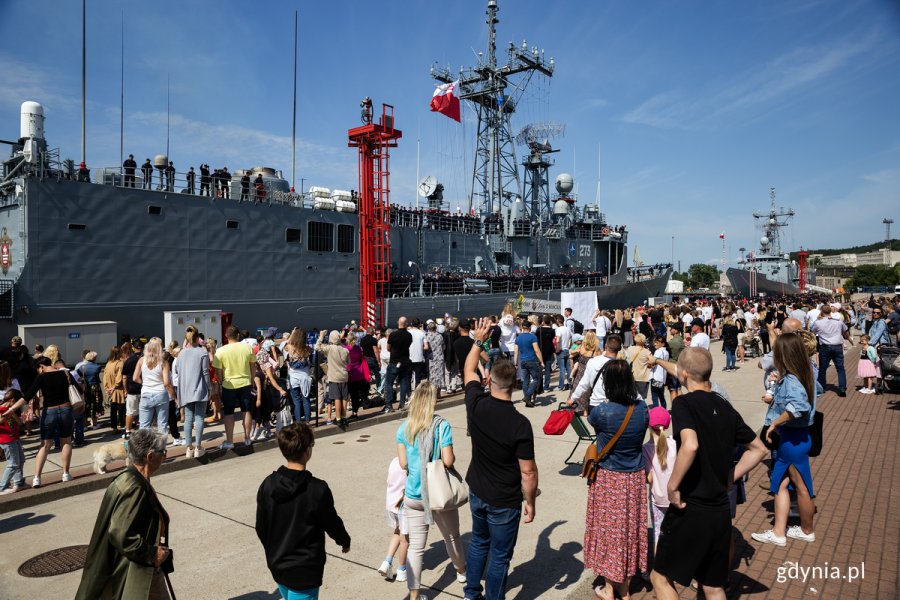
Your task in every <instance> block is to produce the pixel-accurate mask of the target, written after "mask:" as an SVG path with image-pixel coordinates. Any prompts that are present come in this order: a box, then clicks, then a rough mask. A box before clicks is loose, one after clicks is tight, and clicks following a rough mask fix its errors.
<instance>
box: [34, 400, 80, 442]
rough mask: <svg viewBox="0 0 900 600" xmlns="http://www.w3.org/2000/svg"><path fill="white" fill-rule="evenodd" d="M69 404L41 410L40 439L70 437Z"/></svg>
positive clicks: (70, 417)
mask: <svg viewBox="0 0 900 600" xmlns="http://www.w3.org/2000/svg"><path fill="white" fill-rule="evenodd" d="M73 427H74V421H73V420H72V407H71V406H52V407H50V408H45V409H43V410H42V411H41V440H42V441H43V440H52V439H55V438H57V437H61V438H70V437H72V428H73Z"/></svg>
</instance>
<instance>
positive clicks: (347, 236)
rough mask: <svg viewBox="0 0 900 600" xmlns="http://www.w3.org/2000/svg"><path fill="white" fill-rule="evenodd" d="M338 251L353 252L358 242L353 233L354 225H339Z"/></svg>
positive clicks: (342, 252) (343, 252)
mask: <svg viewBox="0 0 900 600" xmlns="http://www.w3.org/2000/svg"><path fill="white" fill-rule="evenodd" d="M337 237H338V244H337V246H338V248H337V249H338V252H340V253H341V254H350V253H352V252H353V250H354V248H355V247H356V244H355V243H354V238H355V236H354V235H353V225H338V236H337Z"/></svg>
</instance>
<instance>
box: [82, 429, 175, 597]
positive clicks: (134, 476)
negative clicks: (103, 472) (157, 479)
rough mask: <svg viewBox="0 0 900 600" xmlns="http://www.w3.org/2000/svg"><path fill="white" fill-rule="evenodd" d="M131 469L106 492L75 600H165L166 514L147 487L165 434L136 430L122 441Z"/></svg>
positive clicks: (168, 566)
mask: <svg viewBox="0 0 900 600" xmlns="http://www.w3.org/2000/svg"><path fill="white" fill-rule="evenodd" d="M128 456H129V458H130V459H131V466H130V467H128V468H127V469H125V470H124V471H123V472H122V473H121V474H119V476H118V477H116V478H115V479H114V480H113V481H112V482H111V483H110V484H109V487H107V488H106V494H105V495H104V496H103V501H102V502H101V503H100V512H99V514H98V515H97V521H96V523H95V524H94V532H93V534H92V535H91V543H90V546H89V547H88V552H87V559H86V560H85V564H84V572H83V573H82V576H81V584H80V585H79V586H78V592H77V593H76V595H75V599H76V600H94V599H95V598H112V599H115V598H129V599H131V598H170V597H171V595H170V593H169V590H170V589H171V584H169V582H168V575H167V574H168V573H170V572H172V570H173V569H174V568H173V567H172V560H171V559H172V553H171V550H169V548H168V543H167V542H168V537H169V515H168V513H166V511H165V509H164V508H163V507H162V504H161V503H160V501H159V498H158V497H157V496H156V493H155V492H154V491H153V486H151V485H150V476H151V475H153V474H154V473H155V472H156V471H157V470H159V467H160V465H161V464H162V462H163V460H164V459H165V457H166V435H165V434H164V433H159V432H157V431H155V430H153V429H139V430H137V431H135V432H134V433H133V434H131V437H130V438H129V440H128Z"/></svg>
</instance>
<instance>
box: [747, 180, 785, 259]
mask: <svg viewBox="0 0 900 600" xmlns="http://www.w3.org/2000/svg"><path fill="white" fill-rule="evenodd" d="M769 200H770V203H771V206H770V207H769V212H766V213H762V212H755V213H753V218H754V219H764V221H763V224H762V230H763V236H762V238H760V240H759V251H760V254H761V255H769V256H781V230H782V229H783V228H785V227H787V226H788V225H789V224H790V220H791V218H792V217H793V216H794V209H792V208H784V207H783V206H782V207H777V208H776V206H775V188H769Z"/></svg>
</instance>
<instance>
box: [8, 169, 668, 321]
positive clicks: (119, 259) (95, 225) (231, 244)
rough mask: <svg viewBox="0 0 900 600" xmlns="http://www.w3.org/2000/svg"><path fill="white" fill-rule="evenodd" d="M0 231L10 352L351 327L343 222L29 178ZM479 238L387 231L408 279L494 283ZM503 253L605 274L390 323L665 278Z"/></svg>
mask: <svg viewBox="0 0 900 600" xmlns="http://www.w3.org/2000/svg"><path fill="white" fill-rule="evenodd" d="M0 227H2V228H5V229H6V231H7V232H8V235H9V261H8V264H7V265H5V269H4V272H3V274H2V275H0V286H2V288H0V289H2V290H5V291H3V292H2V293H0V309H2V310H3V312H4V313H5V314H4V317H5V318H4V319H3V320H0V335H5V336H7V339H8V337H9V336H10V335H14V334H15V332H16V331H17V328H18V325H22V324H35V323H62V322H83V321H99V320H111V321H115V322H116V323H117V324H118V331H119V333H120V335H122V334H126V333H127V334H130V335H132V336H137V335H152V334H158V333H160V332H161V331H162V327H163V313H164V311H173V310H209V309H220V310H222V311H224V312H229V313H232V314H233V322H234V323H235V324H238V325H239V326H240V327H242V328H247V329H250V330H255V329H258V328H263V327H270V326H274V327H278V328H280V329H289V328H290V327H292V326H297V325H299V326H304V327H310V328H311V327H342V326H344V325H346V324H347V323H349V322H350V321H351V320H354V319H359V316H360V306H359V253H358V248H357V245H358V239H359V235H358V230H357V229H358V217H357V215H356V214H355V213H352V212H337V211H334V210H316V209H315V208H313V206H312V204H311V203H309V202H302V201H301V202H295V203H290V202H276V203H272V204H271V205H254V204H251V203H249V202H238V201H237V200H234V199H221V198H209V197H200V196H195V195H189V194H185V193H175V192H164V191H156V190H141V189H134V188H123V187H120V186H116V185H104V184H97V183H81V182H76V181H72V180H68V179H63V178H60V177H59V176H58V175H57V176H52V177H43V178H41V177H37V176H29V177H24V178H21V179H18V180H17V182H16V185H15V189H13V190H9V193H7V194H6V195H4V196H3V197H2V201H0ZM479 227H480V226H479ZM451 229H452V228H451ZM482 231H483V230H482ZM323 232H324V233H323ZM486 237H487V236H486V235H484V234H483V233H479V231H478V230H475V231H472V230H469V231H452V230H448V231H443V230H441V229H440V226H439V224H438V225H435V222H434V221H433V222H432V223H431V224H430V225H429V224H427V222H426V223H425V224H424V226H423V224H422V223H421V222H420V223H419V225H418V226H417V227H393V228H392V229H391V244H392V249H391V260H392V263H393V265H394V266H395V268H396V270H397V272H398V273H400V274H405V275H407V276H410V275H412V274H414V273H415V271H412V269H411V268H409V267H408V266H407V265H408V262H409V261H416V262H417V263H418V264H421V265H423V267H424V268H423V271H426V272H430V271H432V270H438V269H440V270H445V271H451V270H458V271H465V272H472V271H478V270H482V271H483V272H485V273H492V272H496V271H497V270H498V268H499V267H500V266H501V265H498V263H497V261H496V257H497V256H498V254H497V253H495V252H494V251H492V250H491V249H490V247H489V246H488V245H487V244H486V242H485V238H486ZM314 238H315V239H314ZM503 250H504V252H503V253H501V254H499V256H504V257H507V260H508V261H509V264H508V265H505V267H507V268H508V267H509V266H513V267H515V266H516V265H522V266H524V265H531V264H533V263H534V262H536V261H537V260H541V261H542V262H543V263H545V264H546V269H547V270H548V272H549V273H550V274H551V275H550V276H551V277H552V273H553V272H554V271H562V270H565V269H564V268H563V267H564V266H565V267H566V268H571V269H576V268H577V269H580V270H583V271H591V272H605V273H607V274H608V275H607V277H606V278H604V279H603V281H602V285H599V283H600V282H599V281H598V280H596V279H595V280H594V281H588V282H587V283H584V282H582V283H580V284H572V283H567V282H566V281H565V280H564V279H562V278H561V279H559V280H553V279H549V280H545V281H543V282H539V283H535V282H534V281H533V280H532V281H531V282H530V284H529V283H527V280H525V281H520V282H515V281H513V282H510V283H509V284H507V286H506V288H504V289H502V290H500V291H497V289H496V287H494V288H492V289H491V290H490V291H489V292H488V293H484V292H478V293H471V290H470V291H469V293H453V290H449V291H448V293H442V292H441V291H440V290H439V291H437V292H434V291H431V292H429V294H428V295H425V296H417V295H416V294H417V290H416V289H407V290H406V291H404V290H402V289H401V290H394V293H392V294H391V296H392V297H389V298H387V299H386V310H385V316H386V317H387V318H388V319H390V320H394V319H395V318H396V317H398V316H400V315H410V316H420V317H429V316H435V315H439V314H443V313H444V312H449V313H452V314H459V315H472V316H475V315H482V314H487V313H497V312H499V311H500V310H501V309H502V307H503V305H504V304H505V303H506V302H507V301H508V300H509V299H510V298H511V297H517V296H520V295H522V296H525V297H533V298H545V299H556V300H558V299H559V294H560V292H561V291H576V290H577V291H596V292H597V294H598V301H599V303H600V305H601V306H609V307H614V306H627V305H635V304H640V303H642V302H643V301H645V300H646V299H647V298H648V297H651V296H658V295H661V294H662V292H663V290H664V288H665V285H666V282H667V281H668V278H669V276H670V271H668V270H666V269H661V270H660V272H659V273H657V274H656V276H655V277H646V278H644V279H643V280H642V281H637V282H632V281H629V278H628V275H627V270H626V269H625V267H624V262H625V257H626V256H627V251H626V246H625V244H624V241H623V240H621V239H614V238H611V237H608V236H603V237H598V236H596V235H593V234H591V235H582V236H580V237H578V236H576V237H566V236H560V238H559V239H553V240H542V241H541V242H540V243H536V242H535V240H533V239H531V238H528V237H525V238H520V239H514V240H512V241H511V242H509V247H508V248H504V249H503ZM410 287H411V288H415V286H414V285H413V286H410Z"/></svg>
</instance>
